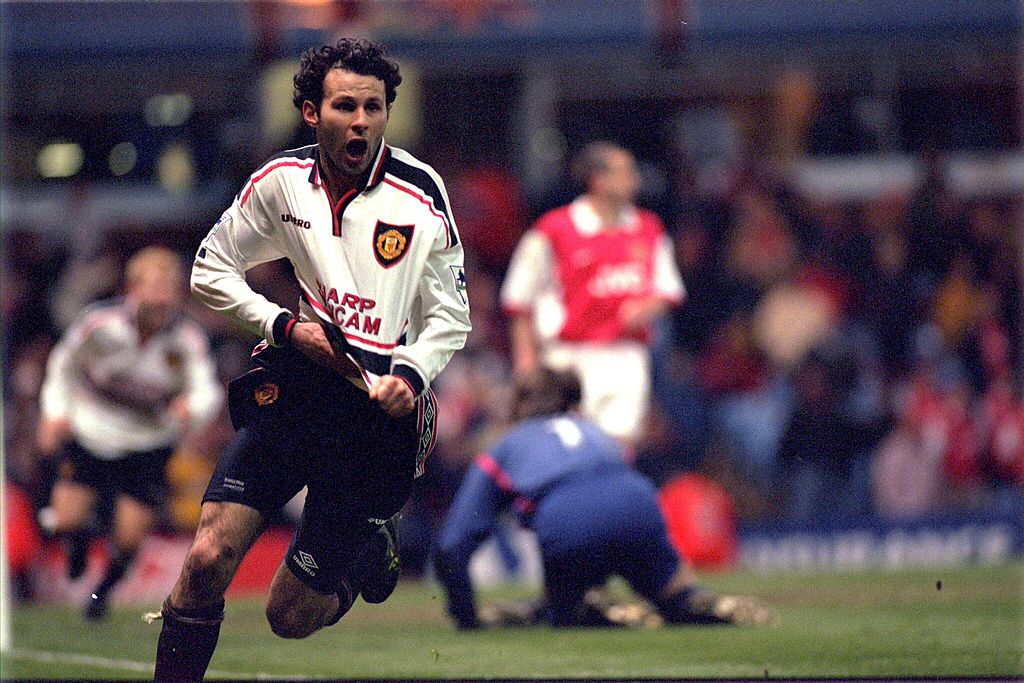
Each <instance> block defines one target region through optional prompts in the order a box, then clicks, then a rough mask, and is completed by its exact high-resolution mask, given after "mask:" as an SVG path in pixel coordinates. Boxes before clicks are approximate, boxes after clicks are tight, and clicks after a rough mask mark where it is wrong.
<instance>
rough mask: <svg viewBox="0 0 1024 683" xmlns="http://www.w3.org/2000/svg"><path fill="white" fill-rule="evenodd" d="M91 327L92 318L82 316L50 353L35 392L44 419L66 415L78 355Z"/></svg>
mask: <svg viewBox="0 0 1024 683" xmlns="http://www.w3.org/2000/svg"><path fill="white" fill-rule="evenodd" d="M95 325H96V322H95V321H94V320H93V316H90V315H86V316H83V317H82V318H80V319H79V320H78V321H76V322H75V323H74V324H72V326H71V327H70V328H69V329H68V331H67V332H66V333H65V334H64V336H63V337H62V338H61V340H60V341H59V342H58V343H57V345H56V346H54V347H53V350H52V351H51V352H50V357H49V358H48V359H47V360H46V373H45V375H44V377H43V385H42V387H41V389H40V392H39V401H40V409H41V410H42V414H43V416H44V417H47V418H51V419H60V418H66V417H68V416H70V414H71V401H72V387H73V385H74V378H75V375H76V373H77V369H76V368H77V366H78V362H79V356H80V355H81V353H82V349H83V347H84V346H85V343H86V341H87V340H88V338H89V334H90V332H91V331H92V330H94V329H95Z"/></svg>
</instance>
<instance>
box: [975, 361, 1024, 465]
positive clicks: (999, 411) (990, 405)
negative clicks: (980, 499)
mask: <svg viewBox="0 0 1024 683" xmlns="http://www.w3.org/2000/svg"><path fill="white" fill-rule="evenodd" d="M980 423H981V432H982V444H983V447H984V450H985V452H986V453H987V460H988V464H989V466H990V467H991V468H992V470H993V474H994V475H995V476H996V480H997V482H999V483H1005V484H1016V485H1024V400H1021V397H1020V395H1019V394H1016V395H1015V393H1014V391H1013V389H1012V386H1011V384H1010V382H1009V381H1007V380H1005V379H1004V380H1000V381H997V382H995V383H993V385H992V387H991V388H990V389H989V391H988V393H987V394H986V395H985V398H984V403H983V404H982V411H981V420H980Z"/></svg>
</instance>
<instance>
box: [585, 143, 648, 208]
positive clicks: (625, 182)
mask: <svg viewBox="0 0 1024 683" xmlns="http://www.w3.org/2000/svg"><path fill="white" fill-rule="evenodd" d="M604 161H605V168H604V170H603V171H600V172H598V173H596V174H594V176H593V178H594V181H593V189H594V191H595V192H596V193H597V194H599V195H602V196H605V197H607V198H609V199H611V200H613V201H616V202H620V203H629V202H632V201H633V200H635V199H636V196H637V193H639V192H640V172H639V171H637V168H636V161H635V160H634V159H633V155H632V154H630V153H629V152H625V151H623V150H618V149H616V150H611V151H609V152H608V153H607V154H606V155H605V160H604Z"/></svg>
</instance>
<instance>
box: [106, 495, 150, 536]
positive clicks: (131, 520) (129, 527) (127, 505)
mask: <svg viewBox="0 0 1024 683" xmlns="http://www.w3.org/2000/svg"><path fill="white" fill-rule="evenodd" d="M155 520H156V513H155V512H154V510H153V508H152V507H151V506H149V505H146V504H145V503H142V502H141V501H138V500H136V499H135V498H133V497H131V496H127V495H124V494H122V495H119V496H118V497H117V499H116V500H115V501H114V540H115V542H116V543H117V544H118V545H119V546H120V547H122V548H136V547H138V545H139V544H140V543H141V542H142V540H143V539H144V538H145V537H146V534H148V533H149V532H150V530H151V529H152V528H153V523H154V521H155Z"/></svg>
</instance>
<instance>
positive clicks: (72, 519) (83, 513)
mask: <svg viewBox="0 0 1024 683" xmlns="http://www.w3.org/2000/svg"><path fill="white" fill-rule="evenodd" d="M98 495H99V494H98V492H97V491H96V489H94V488H92V487H90V486H86V485H84V484H81V483H79V482H77V481H71V480H61V481H58V482H57V483H56V484H55V485H54V487H53V491H52V492H51V494H50V505H51V507H52V508H53V512H54V526H55V528H56V530H57V531H70V530H72V529H77V528H79V527H81V526H82V525H83V524H84V523H85V520H86V519H87V518H88V516H89V514H90V513H91V512H92V508H93V506H94V505H95V504H96V498H97V496H98Z"/></svg>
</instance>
